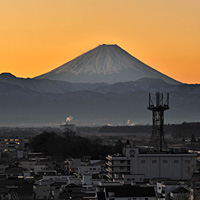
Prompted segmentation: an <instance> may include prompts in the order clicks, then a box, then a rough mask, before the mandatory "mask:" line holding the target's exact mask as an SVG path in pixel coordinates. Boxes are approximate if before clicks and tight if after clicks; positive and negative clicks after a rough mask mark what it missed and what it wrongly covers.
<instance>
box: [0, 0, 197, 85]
mask: <svg viewBox="0 0 200 200" xmlns="http://www.w3.org/2000/svg"><path fill="white" fill-rule="evenodd" d="M104 43H105V44H117V45H119V46H120V47H122V48H123V49H125V50H126V51H128V52H129V53H130V54H132V55H133V56H134V57H136V58H138V59H139V60H141V61H142V62H144V63H146V64H147V65H149V66H151V67H153V68H154V69H156V70H158V71H160V72H162V73H164V74H166V75H168V76H170V77H172V78H174V79H176V80H178V81H181V82H184V83H200V0H167V1H166V0H0V73H1V72H10V73H13V74H14V75H16V76H19V77H34V76H37V75H40V74H43V73H46V72H48V71H50V70H52V69H54V68H56V67H58V66H60V65H62V64H63V63H66V62H68V61H70V60H72V59H73V58H75V57H77V56H79V55H80V54H82V53H84V52H86V51H88V50H90V49H92V48H95V47H96V46H98V45H100V44H104Z"/></svg>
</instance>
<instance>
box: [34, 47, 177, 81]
mask: <svg viewBox="0 0 200 200" xmlns="http://www.w3.org/2000/svg"><path fill="white" fill-rule="evenodd" d="M141 78H155V79H162V80H163V81H165V82H166V83H169V84H174V85H176V84H179V83H180V82H178V81H176V80H174V79H172V78H170V77H168V76H166V75H164V74H162V73H160V72H158V71H156V70H155V69H153V68H151V67H149V66H148V65H146V64H144V63H143V62H141V61H139V60H138V59H136V58H135V57H133V56H132V55H130V54H129V53H128V52H126V51H125V50H123V49H122V48H120V47H119V46H117V45H105V44H103V45H100V46H98V47H96V48H94V49H92V50H90V51H88V52H86V53H84V54H82V55H80V56H79V57H77V58H75V59H74V60H71V61H70V62H67V63H65V64H64V65H62V66H60V67H58V68H56V69H54V70H52V71H50V72H48V73H46V74H43V75H40V76H38V77H36V79H50V80H59V81H68V82H71V83H98V82H104V83H109V84H113V83H117V82H128V81H136V80H138V79H141Z"/></svg>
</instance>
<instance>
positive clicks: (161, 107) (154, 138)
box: [147, 92, 169, 152]
mask: <svg viewBox="0 0 200 200" xmlns="http://www.w3.org/2000/svg"><path fill="white" fill-rule="evenodd" d="M147 109H148V110H151V111H152V122H153V125H152V134H151V141H150V145H149V147H150V148H155V149H156V151H157V152H163V151H166V150H167V143H166V141H165V135H164V111H165V110H168V109H169V93H167V96H166V98H165V100H164V95H163V93H160V92H156V94H155V103H154V101H153V100H152V98H151V94H150V93H149V106H148V107H147Z"/></svg>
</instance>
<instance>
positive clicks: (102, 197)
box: [97, 192, 106, 200]
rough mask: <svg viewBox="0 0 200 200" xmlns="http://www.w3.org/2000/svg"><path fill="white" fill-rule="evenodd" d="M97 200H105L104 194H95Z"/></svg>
mask: <svg viewBox="0 0 200 200" xmlns="http://www.w3.org/2000/svg"><path fill="white" fill-rule="evenodd" d="M97 199H98V200H106V197H105V193H104V192H97Z"/></svg>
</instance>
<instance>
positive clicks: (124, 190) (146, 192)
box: [106, 186, 156, 197]
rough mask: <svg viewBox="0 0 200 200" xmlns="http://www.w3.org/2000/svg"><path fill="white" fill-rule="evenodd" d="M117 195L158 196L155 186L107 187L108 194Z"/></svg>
mask: <svg viewBox="0 0 200 200" xmlns="http://www.w3.org/2000/svg"><path fill="white" fill-rule="evenodd" d="M109 193H112V195H114V196H115V197H156V194H155V190H154V187H134V186H112V187H106V196H107V197H108V196H109Z"/></svg>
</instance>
